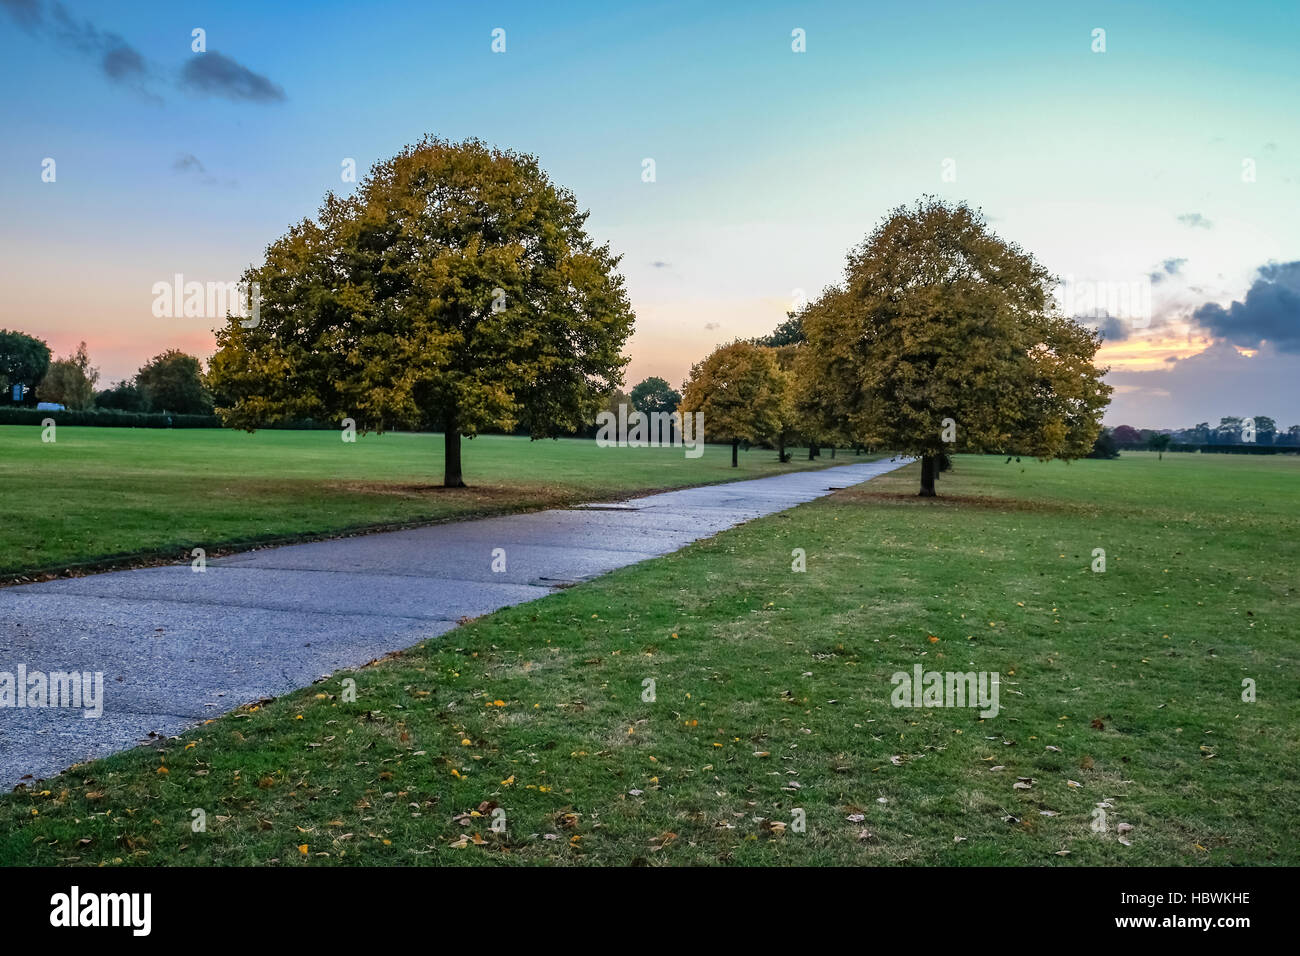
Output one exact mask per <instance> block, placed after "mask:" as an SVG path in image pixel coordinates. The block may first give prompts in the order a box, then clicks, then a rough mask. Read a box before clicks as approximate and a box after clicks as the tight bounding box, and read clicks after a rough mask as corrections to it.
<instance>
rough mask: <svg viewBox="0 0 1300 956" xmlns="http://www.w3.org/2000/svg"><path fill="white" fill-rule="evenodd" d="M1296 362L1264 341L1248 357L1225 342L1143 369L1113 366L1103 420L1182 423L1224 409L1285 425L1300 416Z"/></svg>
mask: <svg viewBox="0 0 1300 956" xmlns="http://www.w3.org/2000/svg"><path fill="white" fill-rule="evenodd" d="M1298 373H1300V363H1298V362H1297V360H1296V357H1295V356H1294V355H1292V356H1287V355H1282V354H1280V353H1279V352H1277V351H1276V350H1274V349H1272V348H1269V347H1265V348H1263V349H1261V350H1260V351H1259V352H1258V353H1256V355H1255V356H1254V357H1253V358H1247V357H1246V356H1244V355H1242V354H1241V353H1240V352H1238V351H1237V350H1236V349H1235V348H1233V347H1232V346H1231V345H1229V344H1228V343H1227V342H1217V343H1215V344H1214V345H1212V346H1210V347H1209V348H1208V349H1206V350H1205V351H1203V352H1199V353H1197V354H1195V355H1191V356H1188V357H1187V358H1183V359H1180V360H1179V361H1177V362H1170V363H1167V364H1166V365H1164V367H1163V368H1159V369H1151V370H1145V371H1112V372H1111V373H1110V374H1109V375H1107V376H1106V381H1107V382H1108V383H1109V384H1111V385H1114V386H1116V392H1115V395H1114V396H1112V399H1111V404H1110V407H1109V408H1108V409H1107V410H1106V422H1107V423H1108V424H1118V423H1120V422H1129V423H1131V424H1133V425H1137V426H1141V427H1143V428H1180V427H1186V426H1188V425H1193V424H1195V423H1196V422H1201V421H1210V422H1217V421H1218V420H1219V419H1220V418H1222V417H1223V416H1225V415H1253V416H1258V415H1268V416H1270V417H1272V418H1275V419H1277V422H1278V424H1279V425H1282V426H1283V427H1285V426H1286V425H1290V424H1292V423H1293V422H1300V390H1297V389H1296V388H1295V386H1294V382H1295V379H1296V376H1297V374H1298Z"/></svg>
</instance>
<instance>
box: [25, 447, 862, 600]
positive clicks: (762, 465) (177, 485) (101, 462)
mask: <svg viewBox="0 0 1300 956" xmlns="http://www.w3.org/2000/svg"><path fill="white" fill-rule="evenodd" d="M462 455H463V457H464V462H465V480H466V482H467V483H469V484H470V485H471V486H472V487H470V488H467V489H455V490H446V489H444V488H442V487H440V485H441V482H442V466H443V460H442V459H443V446H442V436H441V435H413V434H393V433H390V434H386V435H382V436H376V435H369V436H358V438H357V441H356V443H355V444H347V443H344V442H343V441H341V440H340V433H339V432H333V431H314V432H290V431H262V432H257V433H255V434H252V435H249V434H247V433H245V432H238V431H227V430H218V429H193V430H187V429H177V430H174V431H171V430H162V429H157V430H155V429H128V428H72V427H67V428H60V429H59V430H58V440H57V441H56V442H53V443H43V442H42V441H41V429H39V428H34V427H24V426H19V425H6V426H0V576H5V575H10V576H11V575H13V574H15V573H19V572H31V571H51V570H53V571H60V570H62V569H64V568H66V567H69V566H73V565H83V564H88V565H90V566H92V567H93V566H98V565H103V564H105V563H111V562H113V561H115V560H121V559H128V560H129V559H137V558H141V557H144V558H152V559H161V560H171V561H181V560H189V558H188V555H189V552H190V549H191V548H196V547H202V548H204V549H206V550H208V551H210V552H215V551H216V550H218V549H220V548H222V547H237V546H240V545H248V544H254V543H259V542H268V541H281V540H286V539H291V538H295V537H302V536H308V535H321V534H332V533H339V532H344V531H349V530H355V529H359V528H372V527H375V526H383V525H392V524H401V523H407V522H412V523H413V522H427V521H437V520H442V519H446V518H454V517H460V516H470V515H484V514H495V513H501V512H506V511H517V510H527V509H532V508H540V507H548V506H556V505H567V504H573V503H576V502H580V501H591V500H598V499H601V498H606V497H611V496H618V495H629V494H635V493H637V492H643V491H650V490H657V489H663V488H676V487H681V486H683V485H694V484H707V483H711V482H718V481H734V480H737V479H740V478H754V477H760V476H762V475H767V474H775V473H778V472H782V471H791V470H795V469H799V468H805V467H809V465H810V463H809V462H808V461H807V460H806V457H807V456H806V452H805V454H804V455H802V456H800V455H798V454H796V455H795V459H794V460H793V461H792V462H789V463H787V464H784V465H782V464H779V463H778V462H777V460H776V454H775V452H771V451H766V450H763V449H758V448H755V449H752V450H750V451H748V452H742V453H741V455H740V467H738V468H732V467H730V465H731V458H730V456H731V448H730V446H720V445H709V446H706V448H705V453H704V455H703V457H701V458H696V459H690V458H686V457H685V455H684V453H683V450H682V449H681V448H618V449H614V448H597V447H596V445H595V443H594V442H591V441H582V440H571V439H561V440H559V441H538V442H529V441H528V439H526V438H511V437H504V436H496V435H484V436H481V437H479V438H475V439H474V440H472V441H466V442H463V443H462ZM853 460H855V459H854V458H853V456H852V455H849V456H847V461H853ZM857 460H864V459H857ZM844 462H845V460H844V459H841V460H840V461H839V462H838V463H841V464H842V463H844ZM835 463H837V462H832V461H831V460H830V456H829V455H828V454H824V455H822V457H821V458H819V459H818V460H817V461H816V462H813V463H811V465H812V467H824V466H826V465H830V464H835Z"/></svg>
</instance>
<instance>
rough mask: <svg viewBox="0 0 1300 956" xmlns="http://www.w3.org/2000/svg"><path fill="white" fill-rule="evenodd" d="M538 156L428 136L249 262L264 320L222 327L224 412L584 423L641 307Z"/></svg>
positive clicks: (254, 417)
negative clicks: (633, 306)
mask: <svg viewBox="0 0 1300 956" xmlns="http://www.w3.org/2000/svg"><path fill="white" fill-rule="evenodd" d="M586 219H587V213H585V212H583V211H581V210H580V209H579V208H578V205H577V201H576V200H575V198H574V196H573V194H572V193H571V192H569V191H568V190H567V189H563V188H560V187H559V186H556V185H555V184H554V183H552V182H551V180H550V177H549V176H547V174H546V172H545V171H544V170H542V168H541V167H540V165H539V164H538V162H537V160H536V159H535V158H534V157H532V156H529V155H526V154H520V153H515V152H511V151H509V150H501V149H495V148H492V147H490V146H488V145H487V144H485V143H482V142H480V141H478V140H466V141H464V142H460V143H453V142H448V141H446V140H442V139H436V138H432V137H426V138H425V139H423V140H421V141H420V142H419V143H416V144H415V145H412V146H408V147H406V148H405V149H403V150H402V151H401V152H400V153H398V154H397V155H396V156H394V157H393V158H392V159H389V160H385V161H384V162H381V163H378V164H376V165H375V167H374V168H373V169H372V170H371V171H370V173H369V174H368V175H367V176H366V177H365V179H364V180H363V181H362V182H361V183H360V184H359V186H358V189H357V191H356V193H355V194H354V195H351V196H345V197H339V196H335V195H334V194H332V193H331V194H329V195H328V196H326V198H325V202H324V204H323V205H322V206H321V210H320V213H319V215H318V217H317V218H316V219H315V220H311V219H308V220H304V221H303V222H301V223H299V224H298V225H296V226H294V227H293V228H292V229H290V230H289V232H288V233H287V234H286V235H284V236H283V237H281V238H280V239H278V240H276V241H275V242H274V243H272V244H271V245H270V246H269V247H268V248H267V250H266V257H265V260H264V261H263V262H262V263H261V264H260V265H257V266H255V267H253V268H251V269H249V270H248V271H247V273H246V274H245V276H244V280H245V283H246V286H247V287H248V288H255V289H256V290H257V303H258V306H259V308H258V310H257V314H256V316H255V318H253V319H251V320H240V319H236V318H232V319H230V320H229V321H228V323H227V325H226V326H225V328H223V329H221V330H219V331H218V333H217V345H218V350H217V354H216V355H215V356H214V357H213V359H212V365H211V371H210V373H209V379H210V382H211V384H212V386H213V389H214V391H215V392H217V393H218V394H219V395H221V396H223V403H222V404H221V405H219V406H218V411H219V412H220V413H221V415H222V416H223V418H224V419H225V420H226V422H227V423H228V424H231V425H234V426H236V427H240V428H246V429H249V430H252V429H254V428H257V427H260V426H262V425H265V424H267V423H268V422H271V421H274V420H276V419H278V418H284V417H313V418H318V419H326V420H331V419H332V420H334V421H339V420H341V419H344V418H345V417H346V418H351V419H352V420H353V421H354V422H355V423H356V425H357V427H359V428H361V429H362V430H366V429H374V430H378V431H382V430H383V429H385V428H391V427H394V426H405V427H411V428H441V429H442V430H443V432H444V435H445V456H446V457H445V464H444V479H443V483H444V485H446V486H447V487H449V488H451V487H461V486H463V485H464V481H463V479H462V475H461V455H460V448H461V442H460V439H461V437H462V436H465V437H469V438H472V437H473V436H474V435H475V434H476V433H477V432H478V431H479V430H482V429H488V428H498V429H503V430H510V429H513V428H514V427H515V426H516V425H519V424H522V425H524V426H526V427H527V428H528V432H529V434H530V435H531V436H532V437H533V438H542V437H552V436H554V435H557V434H560V433H564V432H572V431H574V430H575V429H577V428H580V427H582V426H584V425H587V424H589V423H590V422H591V421H592V419H593V418H594V417H595V415H596V413H597V412H598V411H599V410H600V409H601V408H602V407H603V405H604V403H605V397H606V396H607V395H608V394H609V393H610V392H611V391H612V390H613V389H615V388H617V387H618V386H619V385H621V384H622V378H623V367H624V366H625V365H626V364H627V361H628V360H627V359H626V358H624V357H623V356H622V354H621V352H622V347H623V343H624V342H625V341H626V340H627V338H628V336H629V335H630V334H631V331H632V322H633V314H632V309H631V306H630V304H629V302H628V298H627V294H626V292H625V291H624V288H623V279H622V277H621V276H620V275H619V274H618V272H617V271H616V269H617V265H618V257H617V256H615V255H613V254H612V253H611V252H610V249H609V246H608V244H603V245H601V244H597V243H596V242H595V241H594V240H593V239H592V238H591V237H590V236H588V234H587V232H586V228H585V223H586Z"/></svg>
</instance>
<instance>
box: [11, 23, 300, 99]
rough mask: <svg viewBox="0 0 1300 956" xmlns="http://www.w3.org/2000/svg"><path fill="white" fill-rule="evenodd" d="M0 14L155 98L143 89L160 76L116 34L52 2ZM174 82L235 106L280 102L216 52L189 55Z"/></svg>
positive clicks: (269, 85) (256, 77) (257, 77)
mask: <svg viewBox="0 0 1300 956" xmlns="http://www.w3.org/2000/svg"><path fill="white" fill-rule="evenodd" d="M0 10H3V11H4V12H5V13H7V14H8V15H9V18H10V19H11V20H13V21H14V22H15V23H16V24H18V26H19V27H21V28H22V29H23V30H25V31H26V32H27V33H30V34H31V35H33V36H36V37H42V38H45V39H48V40H51V41H53V42H55V43H57V44H59V45H60V46H62V47H64V48H65V49H68V50H72V51H74V52H76V53H78V54H80V55H82V56H84V57H87V58H88V59H91V60H93V61H94V62H95V63H96V65H97V66H98V67H99V70H100V72H101V73H103V74H104V76H105V77H106V78H107V79H109V80H111V81H112V82H114V83H118V84H122V85H124V86H128V87H130V88H131V89H133V90H135V91H136V92H137V93H140V94H141V95H143V96H145V97H147V98H149V99H151V100H155V101H157V100H158V99H159V98H158V97H157V95H156V94H154V93H152V92H151V91H150V90H149V89H148V88H147V86H148V85H150V84H149V81H150V80H151V78H156V77H157V76H161V75H163V74H162V73H159V72H157V71H154V70H151V69H150V67H149V63H148V61H146V60H145V58H144V56H143V55H141V53H140V51H139V50H137V49H136V48H135V47H133V46H132V45H131V44H130V43H128V42H127V41H126V40H125V39H123V38H122V37H121V36H119V35H118V34H116V33H113V32H112V31H109V30H101V29H100V28H99V27H97V26H95V24H93V23H91V22H90V21H89V20H85V19H80V20H79V19H77V18H76V17H75V16H73V14H71V13H69V12H68V9H67V8H66V7H65V6H64V5H63V4H62V3H60V2H58V0H53V2H51V3H49V4H48V5H46V4H43V3H42V0H0ZM178 82H179V85H180V86H181V87H182V88H184V89H186V90H188V91H190V92H197V93H203V94H207V95H211V96H221V97H225V98H226V99H230V100H236V101H245V102H255V103H267V102H272V101H275V100H283V99H285V94H284V90H283V89H281V88H280V87H279V86H277V85H276V84H275V83H273V82H271V80H269V79H268V78H267V77H265V76H263V75H262V74H260V73H254V72H253V71H252V70H250V69H248V68H247V67H245V66H242V65H241V64H239V63H237V62H236V61H235V60H232V59H231V58H230V57H228V56H224V55H222V54H220V53H203V54H196V55H193V56H191V57H190V59H188V60H187V61H186V63H185V66H184V67H182V69H181V72H180V77H179V80H178Z"/></svg>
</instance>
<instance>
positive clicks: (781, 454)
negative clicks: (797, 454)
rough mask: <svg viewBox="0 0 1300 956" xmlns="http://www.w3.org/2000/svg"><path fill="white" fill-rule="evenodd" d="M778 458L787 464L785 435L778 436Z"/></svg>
mask: <svg viewBox="0 0 1300 956" xmlns="http://www.w3.org/2000/svg"><path fill="white" fill-rule="evenodd" d="M776 460H777V461H779V462H780V463H781V464H783V465H784V464H785V436H784V435H781V436H778V438H777V440H776Z"/></svg>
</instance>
